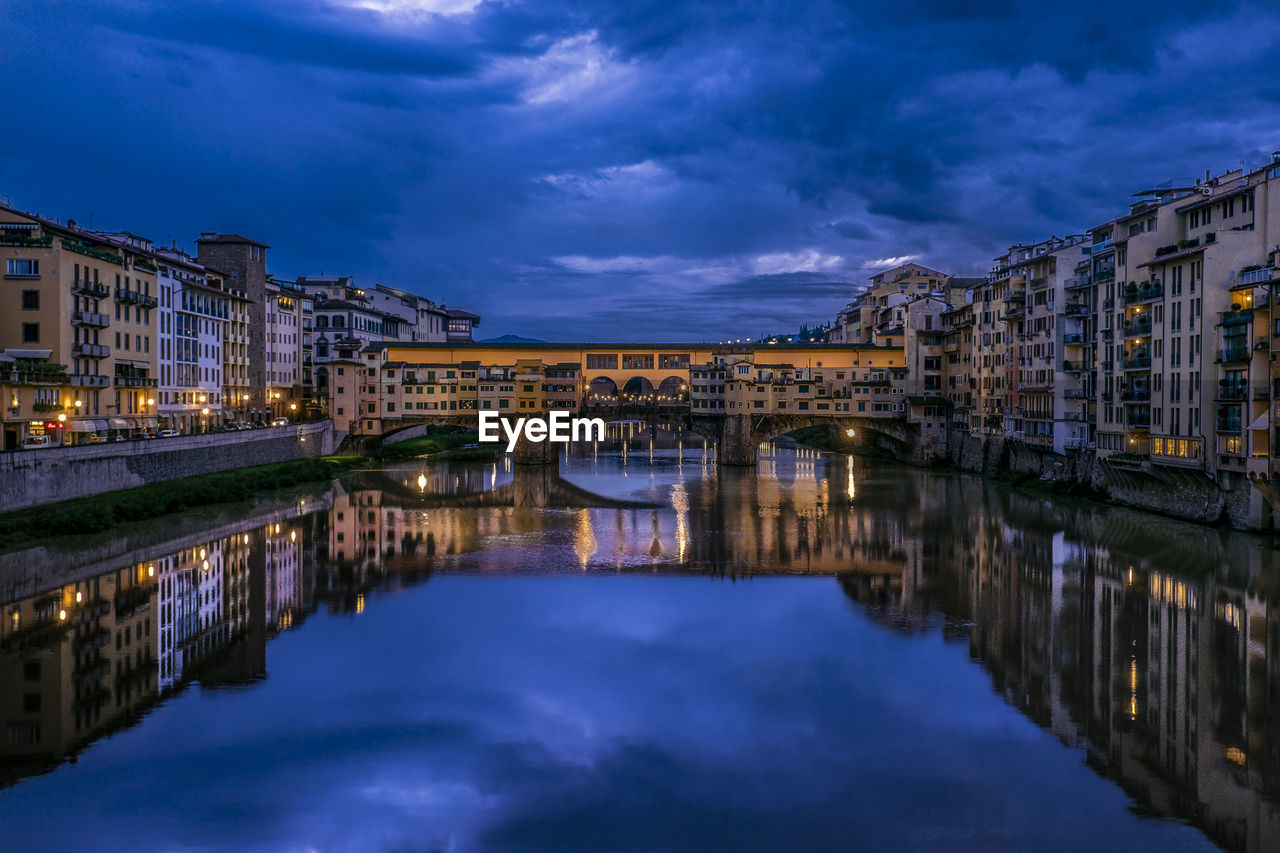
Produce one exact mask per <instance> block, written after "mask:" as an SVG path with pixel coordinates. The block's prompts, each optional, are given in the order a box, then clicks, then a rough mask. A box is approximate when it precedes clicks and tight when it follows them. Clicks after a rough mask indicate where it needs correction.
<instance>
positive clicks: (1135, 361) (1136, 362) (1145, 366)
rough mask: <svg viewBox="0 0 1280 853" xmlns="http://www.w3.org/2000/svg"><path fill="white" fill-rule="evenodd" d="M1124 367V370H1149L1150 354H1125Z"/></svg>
mask: <svg viewBox="0 0 1280 853" xmlns="http://www.w3.org/2000/svg"><path fill="white" fill-rule="evenodd" d="M1124 369H1125V370H1150V369H1151V356H1150V355H1132V356H1126V357H1125V359H1124Z"/></svg>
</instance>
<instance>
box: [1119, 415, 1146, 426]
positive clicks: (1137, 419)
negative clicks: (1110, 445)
mask: <svg viewBox="0 0 1280 853" xmlns="http://www.w3.org/2000/svg"><path fill="white" fill-rule="evenodd" d="M1125 426H1127V427H1128V428H1129V429H1150V428H1151V416H1150V415H1136V416H1134V417H1131V418H1128V419H1126V420H1125Z"/></svg>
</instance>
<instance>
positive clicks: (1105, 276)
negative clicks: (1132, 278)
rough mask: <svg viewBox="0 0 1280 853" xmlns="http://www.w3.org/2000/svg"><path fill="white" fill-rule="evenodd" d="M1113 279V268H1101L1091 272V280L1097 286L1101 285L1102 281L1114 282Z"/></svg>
mask: <svg viewBox="0 0 1280 853" xmlns="http://www.w3.org/2000/svg"><path fill="white" fill-rule="evenodd" d="M1115 277H1116V268H1115V267H1102V268H1100V269H1096V270H1094V271H1093V280H1094V281H1095V282H1097V283H1098V284H1101V283H1102V282H1104V281H1114V280H1115Z"/></svg>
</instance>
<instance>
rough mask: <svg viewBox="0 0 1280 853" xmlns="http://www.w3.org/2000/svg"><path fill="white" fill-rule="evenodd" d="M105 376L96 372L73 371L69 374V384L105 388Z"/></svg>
mask: <svg viewBox="0 0 1280 853" xmlns="http://www.w3.org/2000/svg"><path fill="white" fill-rule="evenodd" d="M107 378H108V377H106V376H100V375H98V374H96V373H73V374H71V384H72V385H80V386H82V387H84V388H106V387H107Z"/></svg>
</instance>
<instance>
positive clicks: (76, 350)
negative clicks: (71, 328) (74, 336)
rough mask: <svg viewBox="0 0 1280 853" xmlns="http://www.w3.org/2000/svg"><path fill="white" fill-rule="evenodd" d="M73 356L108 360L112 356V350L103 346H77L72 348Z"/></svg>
mask: <svg viewBox="0 0 1280 853" xmlns="http://www.w3.org/2000/svg"><path fill="white" fill-rule="evenodd" d="M71 354H72V355H74V356H80V357H81V358H106V357H107V356H109V355H111V350H109V349H107V348H106V347H104V346H102V345H101V344H75V345H74V346H72V347H71Z"/></svg>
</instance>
